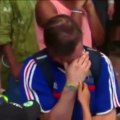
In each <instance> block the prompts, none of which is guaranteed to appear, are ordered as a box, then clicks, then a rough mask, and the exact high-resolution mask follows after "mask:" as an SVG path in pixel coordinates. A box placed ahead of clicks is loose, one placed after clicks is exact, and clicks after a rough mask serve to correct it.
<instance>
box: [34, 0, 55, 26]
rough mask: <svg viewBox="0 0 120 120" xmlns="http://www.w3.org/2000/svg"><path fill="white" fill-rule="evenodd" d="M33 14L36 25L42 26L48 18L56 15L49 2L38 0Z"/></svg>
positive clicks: (47, 0)
mask: <svg viewBox="0 0 120 120" xmlns="http://www.w3.org/2000/svg"><path fill="white" fill-rule="evenodd" d="M35 14H36V20H37V23H38V24H39V25H40V26H42V25H43V24H44V23H45V22H47V20H48V19H49V18H51V17H53V16H55V15H57V10H56V8H55V7H54V5H53V4H52V3H51V2H50V0H38V1H37V3H36V8H35Z"/></svg>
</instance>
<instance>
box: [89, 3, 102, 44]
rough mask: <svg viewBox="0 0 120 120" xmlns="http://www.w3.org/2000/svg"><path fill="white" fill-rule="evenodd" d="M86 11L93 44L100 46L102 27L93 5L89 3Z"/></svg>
mask: <svg viewBox="0 0 120 120" xmlns="http://www.w3.org/2000/svg"><path fill="white" fill-rule="evenodd" d="M87 13H88V18H89V24H90V28H91V33H92V38H93V44H94V45H95V46H101V45H102V44H103V41H104V29H103V26H102V24H101V23H100V20H99V18H98V16H97V13H96V10H95V7H94V5H90V6H89V7H88V8H87Z"/></svg>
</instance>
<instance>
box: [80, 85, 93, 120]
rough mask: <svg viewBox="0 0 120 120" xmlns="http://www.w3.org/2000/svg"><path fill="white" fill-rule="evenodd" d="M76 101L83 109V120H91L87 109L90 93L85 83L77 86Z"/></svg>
mask: <svg viewBox="0 0 120 120" xmlns="http://www.w3.org/2000/svg"><path fill="white" fill-rule="evenodd" d="M78 100H79V102H80V103H81V105H82V109H83V120H92V117H91V114H90V108H89V102H90V93H89V90H88V86H87V84H86V83H83V84H79V87H78Z"/></svg>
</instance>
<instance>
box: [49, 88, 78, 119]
mask: <svg viewBox="0 0 120 120" xmlns="http://www.w3.org/2000/svg"><path fill="white" fill-rule="evenodd" d="M75 96H76V91H74V90H70V89H69V88H67V87H65V88H64V90H63V92H62V96H61V98H60V100H59V102H58V103H57V104H56V106H55V107H54V108H53V109H52V111H51V115H50V118H51V119H50V120H71V117H72V113H73V107H74V102H75Z"/></svg>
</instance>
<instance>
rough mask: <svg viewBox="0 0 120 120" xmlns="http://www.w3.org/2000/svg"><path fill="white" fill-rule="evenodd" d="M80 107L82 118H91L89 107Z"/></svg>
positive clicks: (90, 119) (85, 119)
mask: <svg viewBox="0 0 120 120" xmlns="http://www.w3.org/2000/svg"><path fill="white" fill-rule="evenodd" d="M82 109H83V120H92V117H91V114H90V109H89V107H88V106H85V105H83V106H82Z"/></svg>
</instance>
